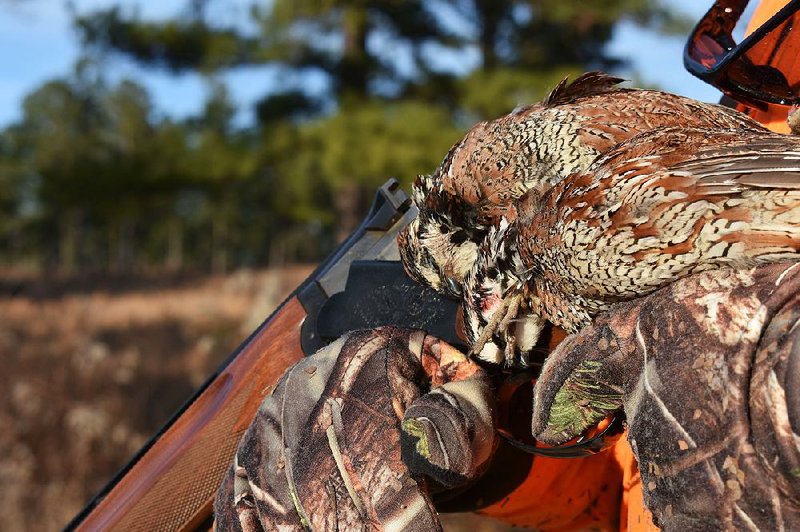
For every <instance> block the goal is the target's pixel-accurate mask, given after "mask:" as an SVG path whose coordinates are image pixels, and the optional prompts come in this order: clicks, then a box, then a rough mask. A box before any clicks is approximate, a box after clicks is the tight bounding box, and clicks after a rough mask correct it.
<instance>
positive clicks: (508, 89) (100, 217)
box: [0, 0, 685, 273]
mask: <svg viewBox="0 0 800 532" xmlns="http://www.w3.org/2000/svg"><path fill="white" fill-rule="evenodd" d="M209 1H210V0H188V1H187V5H186V7H185V9H183V10H182V11H181V12H180V14H179V15H178V16H176V17H175V18H174V19H171V20H162V21H153V20H144V19H142V18H141V17H140V16H139V15H138V13H137V12H136V11H135V10H125V9H122V8H121V7H118V6H117V7H111V8H108V9H104V10H99V11H95V12H90V13H74V26H75V29H76V31H77V32H78V34H79V36H80V38H81V41H82V49H83V56H82V59H81V60H80V61H79V62H78V64H77V65H76V66H75V68H74V72H73V73H71V74H69V75H67V76H65V77H63V78H61V79H55V80H51V81H47V82H46V83H44V84H43V85H42V86H40V87H38V88H37V89H35V90H34V91H33V92H32V93H31V94H29V95H28V96H27V97H26V98H25V101H24V104H23V105H24V111H23V116H22V119H21V120H20V121H19V122H18V123H15V124H12V125H10V126H8V127H7V128H6V129H5V130H3V131H2V132H0V263H3V264H6V265H16V266H19V265H24V266H28V267H33V268H36V269H38V270H40V271H59V272H66V273H70V272H75V271H82V272H87V271H95V272H107V271H112V272H113V271H142V270H163V269H170V270H180V269H186V268H190V269H201V270H213V271H224V270H226V269H228V268H231V267H237V266H243V265H244V266H252V265H264V264H269V263H274V262H277V261H290V260H316V259H318V258H320V257H321V256H322V255H324V254H325V253H326V252H327V251H329V250H330V249H332V247H333V246H334V245H335V243H336V242H337V241H338V240H340V239H341V238H342V237H343V236H344V235H346V234H347V232H349V231H350V230H351V229H352V228H353V227H354V225H355V224H356V223H357V222H358V220H359V219H360V217H361V215H362V213H363V212H364V211H365V209H366V207H367V206H368V204H369V202H370V200H371V197H372V194H373V191H374V189H375V188H376V186H377V185H379V184H380V183H382V182H383V181H385V180H386V179H387V178H388V177H390V176H396V177H398V178H399V179H400V180H401V181H402V182H403V183H404V185H405V186H406V187H408V185H409V184H410V181H411V180H412V179H413V177H414V176H415V175H416V174H418V173H424V172H430V171H432V170H433V169H434V168H435V166H436V165H437V164H438V162H439V161H440V160H441V158H442V157H443V156H444V154H445V153H446V151H447V150H448V148H449V147H450V145H451V144H452V143H453V142H454V141H456V140H457V139H458V138H459V137H460V135H461V134H462V132H463V130H464V129H466V128H467V127H469V125H471V124H472V123H474V122H475V121H477V120H480V119H484V118H491V117H495V116H498V115H500V114H504V113H506V112H509V111H510V110H511V109H513V108H514V107H515V106H516V105H518V104H520V103H526V102H532V101H535V100H537V99H539V98H541V97H542V96H543V95H544V93H545V92H546V90H547V89H548V88H550V87H552V86H553V85H555V83H557V82H558V81H559V80H560V79H561V78H563V77H564V76H565V75H568V74H569V75H575V74H577V73H579V72H582V71H585V70H588V69H611V70H613V69H615V68H618V67H620V66H624V64H625V58H620V57H611V56H609V55H608V53H607V51H606V47H605V44H606V43H607V42H608V41H609V39H610V38H611V37H612V35H613V32H614V29H615V27H616V26H617V24H619V22H620V21H621V20H623V19H626V20H632V21H634V22H636V23H638V24H641V25H643V26H646V27H649V28H653V29H654V30H657V31H663V32H670V31H682V30H684V29H685V22H684V21H683V20H681V19H680V17H678V16H676V15H675V14H674V13H673V12H671V11H670V10H669V9H668V8H667V7H666V4H662V3H660V2H659V1H658V0H594V1H592V2H585V1H582V0H496V1H495V0H427V1H426V0H407V1H400V0H272V1H265V2H261V3H255V4H253V6H252V8H251V11H250V14H249V16H250V19H251V21H252V22H253V24H251V25H250V27H249V28H239V27H222V26H221V25H219V24H217V23H215V21H214V20H213V17H212V16H210V15H209V11H210V10H209V9H208V7H209V6H208V3H209ZM120 59H126V60H134V61H136V62H137V63H139V64H141V65H143V66H145V67H148V68H158V69H167V70H169V71H171V72H174V73H183V72H194V73H199V74H200V75H202V76H203V77H204V79H205V80H206V81H207V84H208V87H209V91H208V94H209V97H208V100H207V102H206V104H205V106H204V109H203V110H202V113H200V114H199V116H194V117H191V118H189V119H185V120H174V119H171V118H168V117H166V116H164V115H162V114H160V113H159V112H157V110H156V109H154V107H153V103H152V102H151V100H150V97H149V95H148V93H147V91H146V90H145V89H144V88H143V87H142V86H141V85H140V84H138V83H137V82H136V81H134V80H123V81H121V82H118V83H109V81H108V80H107V79H106V77H105V76H104V74H103V72H104V65H105V64H107V62H108V61H114V60H120ZM472 65H474V66H472ZM240 67H250V68H253V67H263V68H264V69H272V71H273V72H275V71H277V72H278V75H277V78H278V79H279V80H280V81H279V82H278V83H268V82H265V84H264V88H263V91H264V97H263V99H261V100H260V101H259V102H258V104H257V108H256V116H257V124H256V125H255V126H254V127H248V128H240V127H236V126H235V122H234V117H235V115H236V112H237V109H236V107H235V105H234V104H233V102H232V101H231V98H230V96H229V94H228V92H227V90H226V87H225V85H224V83H222V82H221V81H220V78H221V75H222V74H224V73H225V72H226V71H230V70H232V69H236V68H240ZM265 79H266V78H265Z"/></svg>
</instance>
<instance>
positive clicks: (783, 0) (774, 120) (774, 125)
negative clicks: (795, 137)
mask: <svg viewBox="0 0 800 532" xmlns="http://www.w3.org/2000/svg"><path fill="white" fill-rule="evenodd" d="M788 3H789V0H761V2H759V3H758V6H757V7H756V10H755V11H754V12H753V16H752V17H751V18H750V22H748V24H747V29H746V34H747V35H749V34H750V33H752V32H753V31H755V30H757V29H758V27H759V26H761V25H762V24H764V22H766V21H767V20H769V18H770V17H771V16H772V15H774V14H775V13H777V12H778V11H779V10H780V9H781V8H782V7H783V6H785V5H786V4H788ZM792 38H795V39H800V32H799V31H795V32H794V35H793V36H792ZM738 108H739V110H740V111H743V112H745V113H747V114H748V115H749V116H750V117H752V118H754V119H755V120H758V121H759V122H761V123H762V124H764V125H765V126H767V127H768V128H770V129H771V130H772V131H775V132H777V133H789V126H788V124H787V123H786V116H787V115H788V113H789V108H788V107H786V106H783V105H769V106H768V108H767V110H766V111H762V110H760V109H753V108H750V107H746V106H744V105H742V104H739V106H738Z"/></svg>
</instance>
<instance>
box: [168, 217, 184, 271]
mask: <svg viewBox="0 0 800 532" xmlns="http://www.w3.org/2000/svg"><path fill="white" fill-rule="evenodd" d="M168 224H169V226H168V227H167V264H166V266H167V269H168V270H170V271H179V270H181V269H182V268H183V223H182V222H181V220H180V219H178V218H172V219H171V220H170V221H169V222H168Z"/></svg>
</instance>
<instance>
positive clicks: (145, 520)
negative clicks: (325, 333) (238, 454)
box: [67, 296, 306, 530]
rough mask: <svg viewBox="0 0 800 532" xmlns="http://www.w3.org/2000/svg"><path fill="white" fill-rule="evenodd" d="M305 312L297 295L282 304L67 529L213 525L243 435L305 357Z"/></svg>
mask: <svg viewBox="0 0 800 532" xmlns="http://www.w3.org/2000/svg"><path fill="white" fill-rule="evenodd" d="M305 317H306V313H305V311H304V310H303V307H302V305H301V304H300V302H299V300H298V299H297V297H296V296H292V297H291V298H290V299H288V300H287V301H286V302H284V304H283V305H281V307H280V308H279V309H278V310H277V311H275V313H274V314H273V315H272V316H271V317H270V318H269V319H267V321H265V322H264V323H263V324H262V325H261V327H259V328H258V329H257V330H256V331H255V332H254V333H253V335H252V336H251V337H250V338H248V339H247V340H245V341H244V343H243V344H242V345H241V346H240V347H239V349H238V350H237V351H236V352H234V354H233V355H232V356H231V358H230V359H229V362H228V363H227V365H226V366H224V367H223V368H222V369H221V370H220V371H219V372H218V373H217V374H216V375H214V376H212V377H211V378H210V379H209V380H208V381H207V383H206V384H205V385H204V386H203V387H202V388H201V390H202V391H201V392H200V393H199V395H196V396H195V398H194V400H192V401H191V402H190V403H188V404H187V405H185V406H184V408H182V409H181V411H179V412H178V413H177V414H176V416H175V418H173V422H170V423H168V424H167V428H165V429H164V430H163V431H162V432H161V433H160V434H158V435H156V436H155V437H154V438H153V440H152V441H151V442H150V444H149V445H148V446H146V447H145V449H143V451H141V452H140V454H139V457H138V459H135V461H134V462H132V465H129V466H128V468H126V470H123V471H121V472H120V473H119V474H118V475H117V478H116V479H115V480H114V481H112V482H111V483H110V484H109V486H111V487H110V489H108V491H107V492H105V493H101V494H100V495H98V497H97V498H96V499H95V500H94V501H93V502H92V503H90V505H89V506H88V507H87V508H86V509H84V511H83V512H82V513H81V514H80V515H78V516H77V517H76V518H75V519H74V520H73V522H72V523H70V524H69V525H67V529H76V530H204V529H209V528H211V519H212V505H213V501H214V495H215V493H216V490H217V487H218V486H219V483H220V482H221V480H222V476H223V474H224V473H225V471H226V470H227V468H228V467H230V465H231V460H232V459H233V455H234V453H235V451H236V446H237V445H238V443H239V439H240V438H241V435H242V433H243V432H244V431H245V429H247V427H248V425H249V424H250V422H251V421H252V419H253V417H254V416H255V413H256V411H257V410H258V407H259V405H260V404H261V402H262V400H263V399H264V397H265V396H266V395H267V394H268V393H269V392H270V390H271V389H272V386H274V385H275V384H276V383H277V381H278V379H279V378H280V377H281V375H282V374H283V372H284V371H285V370H286V369H287V368H288V367H289V366H291V365H292V364H294V363H295V362H297V361H298V360H300V359H301V358H302V357H303V351H302V349H301V347H300V327H301V325H302V322H303V320H304V319H305Z"/></svg>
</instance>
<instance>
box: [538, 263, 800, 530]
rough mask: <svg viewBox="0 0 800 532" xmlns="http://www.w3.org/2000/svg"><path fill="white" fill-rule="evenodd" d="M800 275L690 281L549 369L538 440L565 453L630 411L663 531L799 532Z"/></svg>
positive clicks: (569, 343) (587, 333) (638, 305)
mask: <svg viewBox="0 0 800 532" xmlns="http://www.w3.org/2000/svg"><path fill="white" fill-rule="evenodd" d="M798 324H800V266H799V265H798V264H773V265H769V266H762V267H758V268H755V269H753V270H750V271H738V272H736V271H731V270H720V271H713V272H706V273H701V274H697V275H695V276H692V277H689V278H686V279H683V280H680V281H678V282H676V283H674V284H672V285H671V286H668V287H666V288H664V289H662V290H660V291H658V292H655V293H653V294H651V295H649V296H647V297H645V298H641V299H639V300H636V301H631V302H628V303H623V304H620V305H618V306H616V307H615V308H613V309H612V310H610V311H609V312H608V313H606V314H604V315H602V316H600V317H598V318H597V319H596V320H595V322H594V323H593V325H592V326H590V327H588V328H586V329H585V330H583V331H581V332H580V333H578V334H576V335H573V336H570V337H568V338H567V339H566V340H564V341H563V342H562V343H561V344H560V345H559V346H558V348H557V349H556V350H555V352H553V353H552V354H551V355H550V357H549V358H548V359H547V361H546V363H545V366H544V368H543V371H542V375H541V377H540V379H539V380H538V381H537V384H536V388H535V391H534V413H533V427H532V428H533V433H534V436H536V437H537V438H538V439H540V440H542V441H545V442H547V443H551V444H557V443H561V442H564V441H566V440H568V439H570V438H572V437H574V436H576V435H578V434H580V433H581V432H583V431H584V430H585V429H587V428H589V427H591V426H593V425H594V424H596V423H597V422H598V421H599V420H600V419H602V418H603V417H605V416H606V415H607V414H609V413H612V412H614V411H615V410H618V409H620V408H624V411H625V416H626V418H627V424H628V439H629V441H630V443H631V446H632V448H633V450H634V453H635V454H636V457H637V459H638V461H639V468H640V471H641V477H642V485H643V489H644V495H645V504H646V505H647V506H648V507H649V509H650V510H651V511H652V512H653V514H654V517H655V520H656V522H657V524H658V525H659V526H661V527H662V528H664V529H666V530H679V529H680V530H698V529H702V530H708V529H720V528H724V529H736V530H753V529H763V530H779V529H780V530H800V436H799V435H800V326H798Z"/></svg>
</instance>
